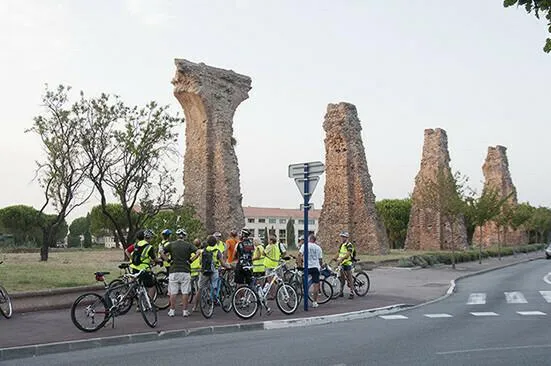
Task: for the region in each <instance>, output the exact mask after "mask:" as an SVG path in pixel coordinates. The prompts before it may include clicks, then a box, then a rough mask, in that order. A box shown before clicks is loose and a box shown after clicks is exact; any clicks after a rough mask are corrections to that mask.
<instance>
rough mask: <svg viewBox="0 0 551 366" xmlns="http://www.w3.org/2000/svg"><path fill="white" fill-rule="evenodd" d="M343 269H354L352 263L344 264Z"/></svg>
mask: <svg viewBox="0 0 551 366" xmlns="http://www.w3.org/2000/svg"><path fill="white" fill-rule="evenodd" d="M342 270H343V271H352V265H351V264H343V265H342Z"/></svg>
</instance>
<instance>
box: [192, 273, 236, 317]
mask: <svg viewBox="0 0 551 366" xmlns="http://www.w3.org/2000/svg"><path fill="white" fill-rule="evenodd" d="M223 272H226V271H221V273H220V274H219V276H218V291H216V292H217V293H215V290H216V289H215V286H214V284H213V283H212V277H211V278H210V279H209V280H208V285H207V286H205V287H204V288H202V289H201V292H200V296H201V297H200V299H199V308H200V309H201V314H203V316H204V317H205V318H207V319H209V318H210V317H212V314H213V313H214V307H215V306H220V307H221V308H222V310H224V312H226V313H229V312H230V311H231V310H232V294H233V289H232V288H231V286H230V285H229V284H228V283H227V282H226V276H224V275H223Z"/></svg>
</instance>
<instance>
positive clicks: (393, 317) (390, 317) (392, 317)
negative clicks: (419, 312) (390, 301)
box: [380, 315, 408, 320]
mask: <svg viewBox="0 0 551 366" xmlns="http://www.w3.org/2000/svg"><path fill="white" fill-rule="evenodd" d="M380 318H383V319H386V320H395V319H407V318H408V317H407V316H403V315H381V316H380Z"/></svg>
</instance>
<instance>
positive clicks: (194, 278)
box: [190, 238, 202, 313]
mask: <svg viewBox="0 0 551 366" xmlns="http://www.w3.org/2000/svg"><path fill="white" fill-rule="evenodd" d="M193 244H194V245H195V247H196V248H197V250H198V253H199V255H198V256H197V258H195V260H194V261H193V262H191V265H190V267H191V286H192V287H193V288H194V289H195V299H194V302H193V307H192V308H191V312H192V313H193V312H195V311H196V310H197V305H199V298H200V297H201V296H199V275H200V274H201V251H200V250H199V249H201V245H202V243H201V239H199V238H195V240H194V241H193Z"/></svg>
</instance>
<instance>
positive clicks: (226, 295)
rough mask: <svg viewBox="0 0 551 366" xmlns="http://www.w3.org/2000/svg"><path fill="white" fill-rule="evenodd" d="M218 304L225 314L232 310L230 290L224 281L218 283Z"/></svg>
mask: <svg viewBox="0 0 551 366" xmlns="http://www.w3.org/2000/svg"><path fill="white" fill-rule="evenodd" d="M220 303H221V304H222V310H224V311H225V312H226V313H229V312H230V311H231V310H232V307H233V306H232V289H231V287H230V286H229V285H228V283H227V282H226V281H224V280H223V281H222V282H221V283H220Z"/></svg>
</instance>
